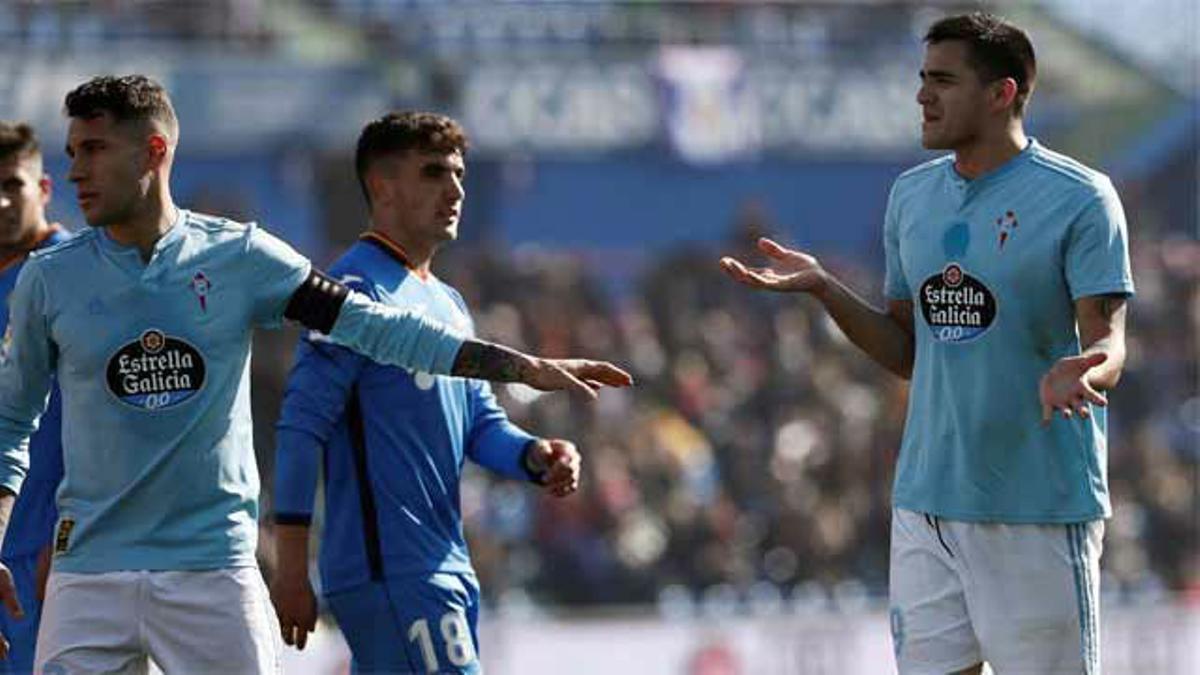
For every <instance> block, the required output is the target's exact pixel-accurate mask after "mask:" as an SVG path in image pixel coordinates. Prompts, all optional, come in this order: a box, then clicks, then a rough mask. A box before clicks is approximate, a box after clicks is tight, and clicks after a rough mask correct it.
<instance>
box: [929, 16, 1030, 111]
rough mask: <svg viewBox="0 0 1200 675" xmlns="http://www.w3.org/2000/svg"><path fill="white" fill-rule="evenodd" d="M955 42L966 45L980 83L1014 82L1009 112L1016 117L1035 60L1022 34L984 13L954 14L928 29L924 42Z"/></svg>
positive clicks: (1026, 94)
mask: <svg viewBox="0 0 1200 675" xmlns="http://www.w3.org/2000/svg"><path fill="white" fill-rule="evenodd" d="M948 40H959V41H961V42H963V43H965V44H966V45H967V59H968V60H969V62H970V65H971V68H972V70H974V71H975V72H976V74H978V75H979V79H980V81H982V82H984V83H988V82H995V81H996V80H999V79H1001V78H1005V77H1011V78H1012V79H1013V80H1014V81H1015V82H1016V83H1017V96H1016V99H1015V101H1014V102H1013V112H1014V113H1015V114H1016V115H1017V116H1018V117H1019V116H1020V115H1022V114H1023V113H1024V112H1025V104H1026V102H1028V100H1029V95H1030V94H1032V93H1033V87H1034V83H1035V82H1036V81H1037V58H1036V57H1035V56H1034V53H1033V43H1032V42H1030V40H1029V36H1028V35H1026V34H1025V31H1023V30H1021V29H1020V28H1018V27H1017V26H1015V25H1013V24H1012V23H1009V22H1008V21H1006V20H1004V19H1002V18H1000V17H998V16H996V15H995V14H988V13H987V12H972V13H970V14H958V15H955V16H948V17H946V18H944V19H941V20H939V21H937V22H936V23H934V24H933V25H932V26H930V27H929V32H927V33H925V42H927V43H929V44H931V45H935V44H937V43H939V42H945V41H948Z"/></svg>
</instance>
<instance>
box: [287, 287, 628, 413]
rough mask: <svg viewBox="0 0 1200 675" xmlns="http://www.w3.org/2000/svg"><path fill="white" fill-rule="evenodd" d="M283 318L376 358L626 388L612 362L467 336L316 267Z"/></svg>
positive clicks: (534, 382) (450, 371)
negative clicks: (536, 352)
mask: <svg viewBox="0 0 1200 675" xmlns="http://www.w3.org/2000/svg"><path fill="white" fill-rule="evenodd" d="M284 316H285V317H286V318H289V319H292V320H294V321H297V322H299V323H300V324H302V325H304V326H306V327H308V328H311V329H313V330H316V331H318V332H321V333H324V334H327V335H328V336H329V338H330V339H331V340H333V341H334V342H336V343H338V344H340V345H342V346H344V347H347V348H349V349H352V350H354V351H356V352H358V353H360V354H362V355H364V356H366V357H368V358H370V359H371V360H372V361H377V362H379V363H386V364H390V365H395V366H401V367H403V368H412V369H415V370H421V371H424V372H427V373H435V374H442V375H456V376H459V377H469V378H474V379H481V380H493V381H496V382H523V383H525V384H527V385H529V386H531V387H533V388H534V389H540V390H542V391H556V390H560V389H565V390H568V391H574V392H576V393H578V394H580V395H582V396H584V397H586V398H590V399H591V398H595V397H596V389H598V388H600V387H603V386H609V387H627V386H629V385H631V384H633V378H632V377H631V376H630V375H629V373H627V372H625V371H624V370H621V369H620V368H618V367H616V366H615V365H613V364H611V363H607V362H604V361H589V360H585V359H543V358H539V357H536V356H530V355H528V354H523V353H521V352H519V351H517V350H515V349H511V348H509V347H505V346H502V345H497V344H492V343H489V342H484V341H481V340H475V339H464V338H462V337H461V336H459V335H458V334H456V333H455V332H454V331H453V330H452V329H450V328H449V327H448V326H446V325H444V324H442V323H439V322H437V321H434V320H432V319H430V318H428V317H426V316H423V315H421V314H420V313H418V312H413V311H409V310H399V309H396V308H394V307H389V306H386V305H382V304H380V303H377V302H373V301H372V300H370V299H369V298H367V297H366V296H364V295H362V294H361V293H352V292H350V290H349V289H348V288H346V287H345V286H344V285H342V284H341V283H339V282H337V281H335V280H334V279H331V278H330V277H328V276H326V275H324V274H322V273H320V272H317V271H315V270H314V271H312V272H310V273H309V276H308V278H307V279H306V280H305V281H304V283H302V284H301V285H300V287H299V288H298V289H297V290H296V292H295V293H294V294H293V295H292V297H291V299H290V300H289V301H288V304H287V308H286V309H285V311H284Z"/></svg>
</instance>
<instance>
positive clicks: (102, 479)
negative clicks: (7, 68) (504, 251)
mask: <svg viewBox="0 0 1200 675" xmlns="http://www.w3.org/2000/svg"><path fill="white" fill-rule="evenodd" d="M66 112H67V115H68V117H69V118H70V124H69V129H68V134H67V154H68V155H69V156H70V158H71V162H70V172H69V176H68V177H69V179H70V180H71V182H72V183H74V184H75V188H76V193H77V197H78V202H79V206H80V208H81V210H82V211H83V214H84V217H85V218H86V220H87V223H88V225H90V226H91V227H90V228H89V229H88V230H86V231H84V232H81V233H80V234H78V235H77V236H75V237H74V238H72V239H70V240H69V241H67V242H64V243H62V244H59V245H57V246H54V247H51V248H49V249H46V250H44V251H39V252H36V253H34V254H33V255H31V256H30V258H29V260H28V262H27V263H26V264H25V268H24V269H23V270H22V271H21V274H20V277H19V278H18V280H17V284H16V289H15V290H14V291H13V294H12V296H11V299H10V302H9V309H10V322H9V328H10V334H11V340H10V342H9V348H8V352H7V355H6V356H7V357H6V359H5V360H4V361H3V363H0V492H2V493H3V496H2V497H0V508H4V509H7V508H9V507H10V504H11V502H12V500H13V498H14V495H15V494H16V492H17V491H18V490H19V489H20V486H21V482H22V479H23V478H24V476H25V474H26V471H27V466H28V453H27V451H26V447H25V439H26V438H27V437H28V436H29V434H30V433H31V432H32V430H33V429H34V427H35V426H36V423H37V419H38V416H39V415H40V414H41V413H42V411H43V409H44V407H45V403H46V396H47V393H48V391H49V388H50V385H51V382H52V381H53V378H54V376H55V375H57V379H58V382H59V385H60V386H61V388H62V392H63V452H64V463H65V474H64V477H63V481H62V486H61V487H60V489H59V493H58V507H59V519H58V525H57V528H56V533H55V537H54V542H53V545H54V558H53V566H52V571H51V573H50V579H49V582H48V585H47V590H46V600H45V605H44V608H43V616H42V626H41V629H40V632H39V635H38V646H37V656H36V669H37V670H38V671H39V672H41V671H43V670H58V671H61V672H70V673H77V672H129V673H139V672H145V671H146V669H147V667H148V660H147V657H152V658H153V659H154V660H155V662H156V663H157V664H158V665H159V666H161V667H162V668H163V670H164V671H166V672H178V673H199V672H207V673H271V672H277V671H278V668H279V632H278V630H277V628H276V624H275V621H274V619H273V617H272V615H271V614H272V613H271V607H270V601H269V598H268V595H267V591H266V588H265V586H264V584H263V581H262V577H261V575H260V573H259V570H258V568H257V566H256V563H255V555H254V554H255V544H256V537H257V522H256V521H257V517H258V491H259V480H258V474H257V469H256V465H255V459H254V450H253V441H252V433H251V421H250V387H249V367H250V337H251V334H252V332H253V329H254V328H255V327H258V326H276V325H279V324H280V323H281V322H282V321H283V320H284V319H289V320H292V321H295V322H298V323H300V324H302V325H304V326H306V327H308V328H310V329H312V330H317V331H320V332H322V333H325V334H327V335H328V336H329V338H330V339H331V340H333V341H335V342H337V343H339V344H343V345H346V346H348V347H350V348H352V349H355V350H357V351H361V352H362V353H364V354H366V355H368V356H370V357H371V358H372V359H376V360H379V361H382V362H386V363H392V364H396V365H400V366H404V367H409V368H414V369H418V370H423V371H427V372H431V373H441V374H455V375H460V376H465V377H481V378H491V379H498V380H505V381H516V380H519V381H523V382H526V383H527V384H530V385H531V386H534V387H538V388H542V389H562V388H570V389H574V390H576V391H578V392H580V393H581V394H582V395H585V396H594V395H595V394H594V389H593V387H596V386H600V385H602V384H613V385H624V384H627V383H628V381H629V379H628V375H627V374H625V373H624V372H623V371H621V370H620V369H618V368H616V367H614V366H611V365H610V364H606V363H602V362H590V361H570V360H564V361H551V360H545V359H539V358H536V357H531V356H527V355H524V354H521V353H519V352H516V351H513V350H510V349H507V348H504V347H500V346H497V345H491V344H488V343H484V342H480V341H478V340H474V339H470V338H463V337H462V336H461V335H460V334H459V333H458V332H457V331H455V330H453V329H451V328H449V327H447V326H445V325H444V324H441V323H438V322H436V321H434V320H432V319H430V318H428V317H426V316H424V315H422V314H420V313H419V312H416V311H414V310H413V309H411V308H405V309H397V308H395V307H388V306H384V305H381V304H379V303H375V302H373V301H371V300H370V299H368V298H366V297H365V296H363V295H361V294H358V293H352V292H350V291H349V289H347V288H346V287H345V286H344V285H342V284H339V283H337V282H336V281H334V280H332V279H330V278H329V277H327V276H325V275H323V274H322V273H320V272H318V271H316V270H314V269H313V267H312V265H311V264H310V263H309V262H308V260H306V259H305V258H304V257H302V256H300V255H299V254H298V253H296V252H295V251H294V250H293V249H292V248H291V247H289V246H288V245H287V244H285V243H284V242H282V241H281V240H279V239H276V238H275V237H273V236H271V235H270V234H268V233H267V232H266V231H264V230H263V229H261V228H259V227H257V226H255V225H253V224H241V223H235V222H231V221H229V220H226V219H223V218H218V217H214V216H209V215H204V214H200V213H195V212H191V211H188V210H185V209H181V208H178V207H177V206H176V205H175V203H174V201H173V200H172V198H171V191H170V185H169V180H170V171H171V165H172V162H173V159H174V154H175V148H176V144H177V142H178V139H179V123H178V121H177V118H176V116H175V112H174V109H173V107H172V105H171V102H170V99H169V98H168V96H167V94H166V92H165V91H164V90H163V88H162V87H161V86H160V85H158V84H157V83H155V82H153V81H152V80H149V79H148V78H146V77H143V76H140V75H132V76H126V77H109V76H105V77H98V78H94V79H92V80H89V81H88V82H86V83H84V84H82V85H80V86H79V87H77V88H76V89H75V90H73V91H71V92H70V93H69V94H68V95H67V97H66ZM2 577H3V573H2V572H0V578H2ZM11 590H12V589H11V588H6V587H3V586H2V585H0V599H3V600H4V601H5V602H11V601H12V592H11Z"/></svg>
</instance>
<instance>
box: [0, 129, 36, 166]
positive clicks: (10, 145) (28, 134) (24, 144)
mask: <svg viewBox="0 0 1200 675" xmlns="http://www.w3.org/2000/svg"><path fill="white" fill-rule="evenodd" d="M14 156H15V157H16V158H17V159H24V158H26V157H38V158H41V156H42V149H41V147H40V146H39V145H38V139H37V133H35V132H34V130H33V127H31V126H29V125H28V124H26V123H24V122H9V121H7V120H0V160H3V159H8V158H9V157H14Z"/></svg>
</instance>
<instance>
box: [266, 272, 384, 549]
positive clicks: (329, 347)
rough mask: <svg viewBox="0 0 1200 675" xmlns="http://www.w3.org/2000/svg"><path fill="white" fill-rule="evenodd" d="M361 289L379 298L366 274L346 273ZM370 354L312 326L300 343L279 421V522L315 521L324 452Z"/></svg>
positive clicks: (347, 281)
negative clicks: (316, 499) (315, 504)
mask: <svg viewBox="0 0 1200 675" xmlns="http://www.w3.org/2000/svg"><path fill="white" fill-rule="evenodd" d="M342 282H343V283H345V284H346V285H347V286H348V287H350V289H351V290H352V291H354V292H357V293H362V294H363V295H364V296H365V297H368V298H372V299H374V298H375V297H376V296H375V294H374V291H373V288H372V286H371V285H370V284H369V283H368V282H366V281H365V280H364V279H362V278H361V277H353V278H349V277H343V278H342ZM366 365H367V358H366V357H365V356H362V355H361V354H358V353H356V352H354V351H351V350H349V349H347V348H345V347H341V346H338V345H336V344H333V343H332V342H330V340H329V338H328V337H326V336H324V335H321V334H320V333H318V332H316V331H310V332H309V333H308V335H307V336H306V337H305V338H304V339H302V340H301V341H300V344H299V345H298V346H297V349H296V363H295V365H294V366H292V372H291V373H290V374H289V375H288V379H287V387H286V389H285V392H284V398H283V406H282V410H281V411H280V416H279V421H278V423H277V424H276V426H275V429H276V437H275V438H276V442H275V447H276V451H275V505H274V517H275V522H277V523H281V524H304V525H307V524H308V523H310V522H311V521H312V512H313V502H314V499H315V496H316V488H317V475H318V470H319V467H320V466H321V453H322V452H323V451H324V449H325V446H326V444H327V443H328V442H329V438H330V436H332V434H333V432H334V429H335V428H336V427H337V425H338V422H339V421H340V420H341V418H342V413H343V412H344V411H345V408H346V402H347V401H348V400H349V399H350V394H351V392H352V391H353V389H354V386H355V383H356V382H357V380H358V376H359V374H360V373H361V372H362V369H363V368H364V367H365V366H366Z"/></svg>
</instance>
